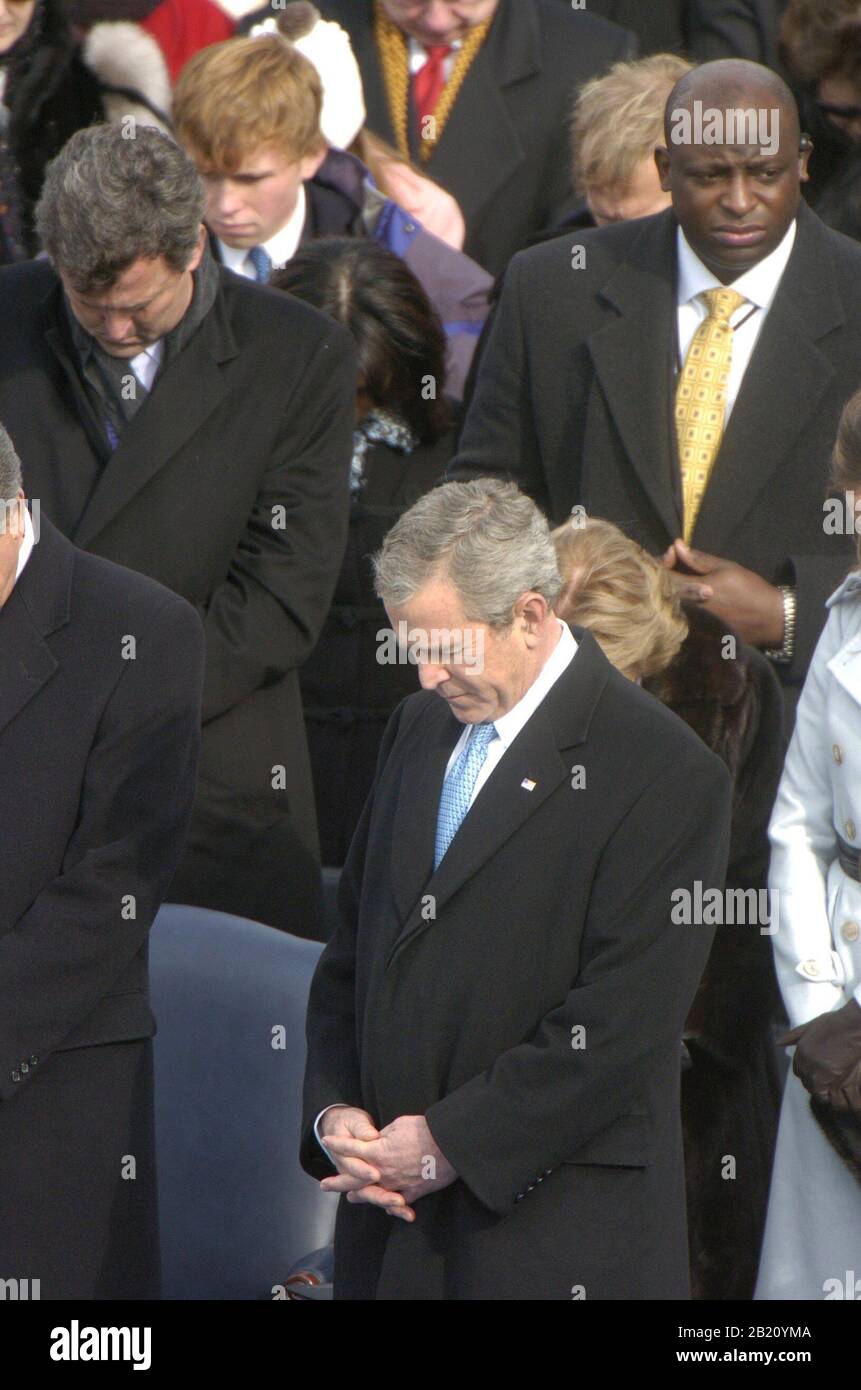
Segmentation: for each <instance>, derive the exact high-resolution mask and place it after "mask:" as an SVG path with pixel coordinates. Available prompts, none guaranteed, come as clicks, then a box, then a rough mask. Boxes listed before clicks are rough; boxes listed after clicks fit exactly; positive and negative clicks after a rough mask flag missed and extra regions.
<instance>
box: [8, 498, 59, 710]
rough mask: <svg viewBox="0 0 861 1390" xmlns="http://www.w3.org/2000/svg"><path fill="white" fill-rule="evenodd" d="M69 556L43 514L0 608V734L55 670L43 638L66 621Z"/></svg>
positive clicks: (54, 662) (57, 534) (53, 658)
mask: <svg viewBox="0 0 861 1390" xmlns="http://www.w3.org/2000/svg"><path fill="white" fill-rule="evenodd" d="M73 559H74V551H73V549H72V547H71V546H67V545H66V543H65V542H64V541H63V540H62V538H61V537H60V535H59V533H58V532H57V531H56V530H55V529H54V527H53V526H52V525H51V523H50V522H49V521H48V520H47V518H46V517H45V516H44V515H43V516H42V518H41V534H40V537H39V542H38V544H37V545H35V546H34V547H33V551H32V553H31V555H30V559H29V560H28V562H27V565H26V567H25V569H24V572H23V574H22V575H21V577H20V579H19V580H18V582H17V583H16V585H15V587H14V589H13V590H12V592H11V594H10V595H9V598H8V599H7V601H6V603H5V604H4V605H3V607H2V608H0V733H2V731H3V730H4V729H5V728H6V727H7V726H8V725H9V724H11V722H12V720H13V719H15V717H16V716H17V715H19V714H20V713H21V711H22V710H23V709H25V708H26V707H27V705H28V704H29V703H30V701H31V700H32V699H34V698H35V696H36V695H38V693H39V691H40V690H41V689H42V687H43V686H44V685H46V684H47V682H48V681H49V680H50V679H51V677H52V676H53V674H54V672H55V671H56V670H57V666H58V663H57V660H56V658H55V657H54V655H53V653H52V652H51V649H50V647H49V646H48V644H47V642H46V641H45V637H46V636H48V635H50V633H52V632H55V631H56V630H57V628H59V627H62V626H63V625H64V624H65V623H67V622H68V621H69V604H70V588H71V578H72V565H73Z"/></svg>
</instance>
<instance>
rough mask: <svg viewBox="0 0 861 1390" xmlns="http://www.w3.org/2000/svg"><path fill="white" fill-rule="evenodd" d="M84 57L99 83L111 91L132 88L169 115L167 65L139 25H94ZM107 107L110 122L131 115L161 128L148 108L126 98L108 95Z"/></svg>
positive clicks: (123, 22)
mask: <svg viewBox="0 0 861 1390" xmlns="http://www.w3.org/2000/svg"><path fill="white" fill-rule="evenodd" d="M83 57H84V62H85V63H86V64H87V67H88V68H90V69H91V71H92V72H94V73H95V75H96V77H97V78H98V79H99V81H100V82H104V83H107V85H108V86H111V87H131V88H133V89H134V91H136V92H140V93H141V95H142V96H145V97H146V98H147V100H148V101H151V102H152V103H153V105H155V106H157V107H158V109H159V110H160V111H164V112H165V113H166V114H168V115H169V114H170V95H171V87H170V76H169V74H168V70H167V63H166V62H165V60H164V55H163V53H162V51H161V49H160V48H159V46H158V43H157V42H156V40H155V39H154V38H153V37H152V35H151V34H148V33H147V32H146V30H145V29H142V28H141V27H140V25H139V24H132V23H131V22H130V21H128V20H106V21H104V22H102V23H100V24H94V25H93V27H92V29H91V30H90V32H89V34H88V35H87V37H86V39H85V40H84V48H83ZM105 106H106V108H107V112H108V119H109V120H112V121H113V120H118V119H119V118H120V116H123V115H127V114H128V115H134V116H135V117H136V119H138V120H139V121H140V122H141V123H142V124H144V125H157V124H159V122H157V121H156V119H155V117H154V116H153V115H152V112H150V111H148V110H147V108H146V107H145V106H137V105H136V104H135V103H133V102H130V101H129V99H128V98H127V97H117V96H111V95H110V94H108V96H107V97H106V99H105ZM120 108H122V109H120ZM117 113H118V114H117Z"/></svg>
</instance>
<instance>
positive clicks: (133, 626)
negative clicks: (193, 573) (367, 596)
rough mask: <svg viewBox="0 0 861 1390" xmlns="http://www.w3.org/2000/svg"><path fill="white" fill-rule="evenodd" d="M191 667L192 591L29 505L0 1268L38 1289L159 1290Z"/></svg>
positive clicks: (2, 634) (195, 684) (6, 984)
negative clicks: (160, 916) (157, 578)
mask: <svg viewBox="0 0 861 1390" xmlns="http://www.w3.org/2000/svg"><path fill="white" fill-rule="evenodd" d="M132 644H134V645H132ZM203 660H204V641H203V632H202V629H201V624H200V620H199V618H198V617H197V615H196V614H195V612H194V610H193V609H192V608H191V607H190V606H189V605H188V604H187V603H185V602H184V601H183V600H182V599H179V598H177V596H176V595H175V594H172V593H170V592H169V591H168V590H167V589H164V588H162V587H161V585H159V584H155V583H153V582H152V580H150V579H147V578H145V577H144V576H143V575H139V574H134V573H132V572H131V571H129V570H125V569H121V568H120V567H119V566H117V565H112V564H108V563H107V562H106V561H105V560H102V559H99V558H97V557H95V556H91V555H87V554H85V553H84V552H82V551H80V550H76V549H75V547H73V546H72V545H70V543H69V542H68V541H67V540H65V539H64V537H63V536H62V535H61V534H60V533H59V532H58V531H57V530H56V529H55V528H54V527H53V526H52V525H51V524H50V522H49V521H48V520H47V517H46V516H45V515H44V513H42V515H41V518H40V538H39V540H38V542H37V544H36V545H35V547H34V549H33V551H32V554H31V556H30V558H29V560H28V562H27V565H26V567H25V569H24V571H23V573H22V575H21V577H20V578H19V580H18V582H17V584H16V585H15V587H14V589H13V590H12V593H11V595H10V597H9V598H8V599H7V601H6V603H5V604H4V605H3V607H2V608H0V767H2V769H3V775H2V777H0V824H2V833H0V884H2V891H0V1266H2V1270H3V1275H4V1277H12V1276H17V1277H23V1276H24V1275H26V1274H28V1273H30V1274H32V1275H33V1276H34V1277H38V1278H40V1279H41V1281H42V1284H41V1296H42V1297H43V1298H59V1297H77V1298H94V1297H104V1298H109V1297H126V1298H131V1297H152V1296H153V1290H157V1287H158V1266H157V1253H158V1244H157V1234H156V1206H155V1171H154V1164H153V1158H154V1154H153V1142H152V1080H151V1060H150V1056H149V1044H147V1043H145V1042H143V1041H141V1040H144V1039H148V1038H150V1037H151V1036H152V1034H153V1033H154V1032H155V1023H154V1020H153V1015H152V1011H151V1009H150V1004H149V988H148V980H147V940H148V934H149V929H150V926H151V925H152V921H153V918H154V917H155V914H156V912H157V911H158V908H159V906H160V904H161V901H162V899H163V898H164V896H165V893H166V890H167V887H168V884H169V883H170V880H171V875H172V874H173V871H174V868H175V866H176V864H177V861H178V859H179V856H180V851H181V848H182V841H183V837H184V834H185V829H186V826H187V824H188V819H189V815H190V812H191V805H192V798H193V795H194V786H195V773H196V768H197V759H198V751H199V746H200V698H201V686H202V681H203ZM124 1155H134V1159H135V1163H136V1172H135V1175H134V1177H135V1180H134V1181H130V1180H128V1175H127V1174H126V1175H124V1172H123V1163H124V1162H125V1161H127V1160H124V1158H123V1156H124ZM24 1173H26V1175H27V1177H26V1181H22V1180H21V1175H22V1174H24ZM46 1213H47V1216H46Z"/></svg>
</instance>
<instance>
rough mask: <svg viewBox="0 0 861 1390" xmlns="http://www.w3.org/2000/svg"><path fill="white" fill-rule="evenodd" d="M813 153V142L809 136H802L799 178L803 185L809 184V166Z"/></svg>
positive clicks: (799, 154) (799, 151)
mask: <svg viewBox="0 0 861 1390" xmlns="http://www.w3.org/2000/svg"><path fill="white" fill-rule="evenodd" d="M812 153H813V141H812V140H811V138H810V136H809V135H802V137H801V144H800V146H799V150H798V177H799V179H800V180H801V182H802V183H807V181H808V179H809V178H810V174H809V173H808V172H807V166H808V164H809V163H810V156H811V154H812Z"/></svg>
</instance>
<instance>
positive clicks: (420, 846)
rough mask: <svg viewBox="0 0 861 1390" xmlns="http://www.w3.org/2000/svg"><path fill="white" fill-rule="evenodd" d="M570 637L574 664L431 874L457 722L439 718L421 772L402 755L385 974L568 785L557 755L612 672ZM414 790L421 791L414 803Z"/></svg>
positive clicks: (587, 716) (580, 635) (582, 727)
mask: <svg viewBox="0 0 861 1390" xmlns="http://www.w3.org/2000/svg"><path fill="white" fill-rule="evenodd" d="M572 630H573V631H574V634H575V636H576V638H577V642H578V644H579V645H578V650H577V653H576V654H575V656H574V659H573V660H572V661H571V663H570V665H569V666H568V667H567V669H566V670H565V671H563V673H562V675H561V676H560V677H559V679H558V680H557V681H556V682H555V684H554V685H553V686H551V688H550V690H549V691H548V693H547V695H546V696H545V697H544V699H543V700H542V702H541V704H540V705H539V706H538V708H537V709H536V710H535V712H534V714H533V715H532V716H531V718H530V719H529V720H528V721H527V723H526V724H525V726H524V727H523V729H522V730H521V731H520V734H519V735H518V736H517V738H516V739H515V740H514V742H513V743H512V745H511V747H510V748H509V749H508V750H507V751H506V753H505V754H504V756H503V757H502V758H501V760H500V762H499V763H498V764H497V766H496V767H495V768H494V770H493V772H492V773H491V775H490V777H489V778H488V779H487V781H486V782H485V784H484V786H483V787H482V788H481V791H480V792H479V794H478V796H477V797H476V799H475V801H474V803H473V805H472V806H471V807H470V810H469V813H468V814H467V816H466V818H465V820H464V821H463V823H462V824H461V826H460V828H459V829H458V831H457V834H456V835H455V837H454V839H453V840H452V842H451V845H450V846H449V848H448V851H447V852H446V854H445V855H444V856H443V859H442V861H441V863H440V866H439V868H438V869H437V870H436V872H433V852H434V841H435V837H436V822H437V813H438V809H439V801H440V794H441V791H442V784H443V778H444V774H445V768H446V764H447V762H448V758H449V756H450V754H451V751H452V749H453V748H454V745H455V743H456V742H457V730H456V729H454V730H453V729H452V724H453V723H454V722H455V721H454V717H453V716H451V715H449V714H448V712H447V711H443V713H444V714H445V715H446V716H447V717H446V718H445V720H444V721H443V720H441V721H440V722H439V724H438V725H437V727H436V729H435V731H434V733H433V734H432V735H431V737H430V739H429V740H428V744H429V746H428V748H427V749H426V752H425V754H424V755H423V757H422V759H421V760H420V763H419V766H416V764H415V761H414V759H413V758H412V757H411V756H410V754H409V752H407V753H406V754H405V758H406V765H407V767H408V769H409V773H408V776H407V777H406V778H405V779H404V782H403V783H402V786H401V793H400V799H399V804H398V813H397V827H398V828H397V832H396V835H395V839H394V844H393V846H392V884H393V890H394V893H395V898H396V902H397V904H398V908H399V911H400V913H401V918H402V921H403V927H402V929H401V931H400V933H399V934H398V936H397V939H396V940H395V943H394V946H393V948H392V951H391V953H390V955H389V959H388V961H387V965H386V968H387V969H389V968H390V967H391V966H392V965H393V964H394V962H395V960H396V959H397V958H398V956H399V955H400V953H401V951H402V950H403V949H404V948H405V946H407V944H408V943H410V942H412V941H414V940H415V939H416V938H417V937H419V936H420V935H422V934H423V933H424V932H425V931H427V930H428V929H432V927H433V923H434V921H435V920H436V918H437V916H438V915H439V912H440V910H441V909H442V907H443V906H444V905H445V903H447V902H448V901H449V899H450V898H451V897H452V896H453V895H454V894H455V893H456V892H457V891H458V889H459V888H460V887H462V885H463V884H464V883H465V882H466V881H467V880H468V879H470V878H473V877H474V876H475V875H476V874H477V873H478V871H479V870H480V869H481V867H482V865H483V864H485V863H486V862H487V860H488V859H490V857H491V856H492V855H493V854H495V853H496V851H497V850H498V849H499V848H500V846H501V845H503V844H504V843H505V842H506V841H507V840H508V839H510V838H511V836H512V835H514V834H516V832H517V831H518V830H519V829H520V827H521V826H522V825H523V824H524V823H525V822H526V820H527V819H528V818H529V817H530V816H532V815H534V814H535V812H536V811H537V810H538V809H539V807H540V806H542V805H543V803H544V802H545V801H546V800H547V798H548V797H549V796H551V795H552V793H553V792H554V791H555V790H556V789H557V787H559V786H560V785H561V783H562V782H564V780H565V778H566V777H570V775H571V774H570V765H569V763H568V761H567V758H565V757H563V756H562V751H561V750H562V749H570V748H574V747H576V746H577V745H578V744H579V743H582V742H584V740H585V739H586V737H587V734H588V727H589V722H590V720H591V717H592V713H593V710H594V708H595V705H596V703H597V701H598V699H599V697H600V694H601V691H602V690H603V688H604V685H605V683H606V680H607V678H608V675H609V673H610V669H611V668H610V665H609V663H608V662H607V660H606V658H605V657H604V656H603V654H602V653H601V651H600V649H599V647H598V646H597V643H596V642H595V641H594V639H593V638H592V637H591V636H590V635H589V634H588V633H586V632H584V630H583V629H582V628H574V629H572ZM459 727H460V726H459ZM417 732H418V731H417ZM452 735H454V737H453V736H452ZM420 737H422V738H424V737H425V736H424V735H423V734H422V735H420ZM419 776H421V781H420V782H419ZM525 780H528V781H529V782H532V783H534V786H533V788H532V789H530V788H529V787H527V786H524V785H523V783H524V781H525ZM416 786H420V788H421V790H420V793H419V795H418V797H416V794H415V789H416ZM402 876H403V878H402ZM428 895H430V896H431V897H432V898H433V915H429V916H425V915H423V913H422V906H423V900H424V899H425V897H427V896H428Z"/></svg>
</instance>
